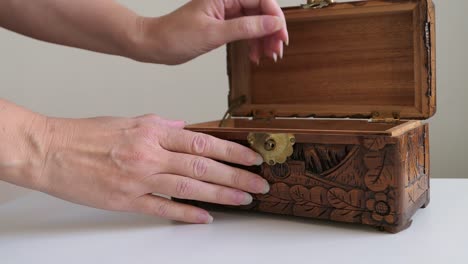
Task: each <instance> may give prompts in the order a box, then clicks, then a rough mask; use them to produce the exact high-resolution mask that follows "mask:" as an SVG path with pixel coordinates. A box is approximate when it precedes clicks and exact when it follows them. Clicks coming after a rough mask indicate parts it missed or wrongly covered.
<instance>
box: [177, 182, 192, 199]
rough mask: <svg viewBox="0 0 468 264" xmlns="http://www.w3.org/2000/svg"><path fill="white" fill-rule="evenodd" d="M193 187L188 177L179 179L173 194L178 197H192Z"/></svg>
mask: <svg viewBox="0 0 468 264" xmlns="http://www.w3.org/2000/svg"><path fill="white" fill-rule="evenodd" d="M194 191H195V188H194V186H193V184H192V183H191V181H190V180H189V179H181V180H179V181H177V183H176V189H175V194H176V196H177V197H178V198H190V197H192V195H193V193H194Z"/></svg>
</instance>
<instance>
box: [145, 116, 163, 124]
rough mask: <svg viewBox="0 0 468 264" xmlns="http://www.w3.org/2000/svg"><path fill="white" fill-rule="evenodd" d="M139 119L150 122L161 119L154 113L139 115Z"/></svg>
mask: <svg viewBox="0 0 468 264" xmlns="http://www.w3.org/2000/svg"><path fill="white" fill-rule="evenodd" d="M141 120H142V121H143V122H145V123H146V122H151V123H155V122H158V121H159V120H161V117H160V116H158V115H156V114H146V115H144V116H142V117H141Z"/></svg>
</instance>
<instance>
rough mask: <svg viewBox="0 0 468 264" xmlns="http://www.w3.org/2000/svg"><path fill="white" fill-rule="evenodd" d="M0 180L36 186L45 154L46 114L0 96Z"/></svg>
mask: <svg viewBox="0 0 468 264" xmlns="http://www.w3.org/2000/svg"><path fill="white" fill-rule="evenodd" d="M0 106H1V107H2V110H1V111H0V119H1V120H2V125H1V131H0V142H1V146H2V148H1V151H0V180H4V181H7V182H10V183H12V184H15V185H19V186H22V187H26V188H30V189H37V186H38V182H39V178H40V173H41V171H42V167H43V164H44V160H45V156H46V153H47V149H48V146H47V140H46V133H45V131H46V124H47V117H46V116H44V115H40V114H38V113H34V112H31V111H28V110H26V109H24V108H21V107H19V106H17V105H14V104H12V103H9V102H6V101H4V100H1V99H0Z"/></svg>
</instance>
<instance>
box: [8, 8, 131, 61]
mask: <svg viewBox="0 0 468 264" xmlns="http://www.w3.org/2000/svg"><path fill="white" fill-rule="evenodd" d="M138 20H139V19H138V15H137V14H135V13H134V12H132V11H131V10H129V9H127V8H125V7H123V6H122V5H120V4H118V3H117V2H115V1H113V0H34V1H31V0H2V1H0V26H2V27H4V28H6V29H9V30H12V31H15V32H18V33H20V34H23V35H26V36H29V37H32V38H35V39H39V40H43V41H47V42H52V43H56V44H60V45H66V46H72V47H77V48H82V49H87V50H92V51H96V52H101V53H107V54H114V55H120V56H127V57H131V56H132V55H131V54H130V53H131V52H132V51H131V50H132V48H133V47H132V46H133V43H134V42H135V40H136V38H138Z"/></svg>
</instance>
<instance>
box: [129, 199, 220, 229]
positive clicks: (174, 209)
mask: <svg viewBox="0 0 468 264" xmlns="http://www.w3.org/2000/svg"><path fill="white" fill-rule="evenodd" d="M131 209H132V211H134V212H138V213H142V214H147V215H153V216H157V217H161V218H166V219H170V220H175V221H182V222H187V223H195V224H209V223H211V222H213V217H212V216H211V215H210V214H209V213H208V212H207V211H205V210H203V209H201V208H197V207H194V206H191V205H186V204H181V203H176V202H174V201H171V200H169V199H166V198H163V197H158V196H154V195H150V194H148V195H144V196H141V197H139V198H137V199H136V200H135V201H134V202H133V204H132V208H131Z"/></svg>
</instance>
